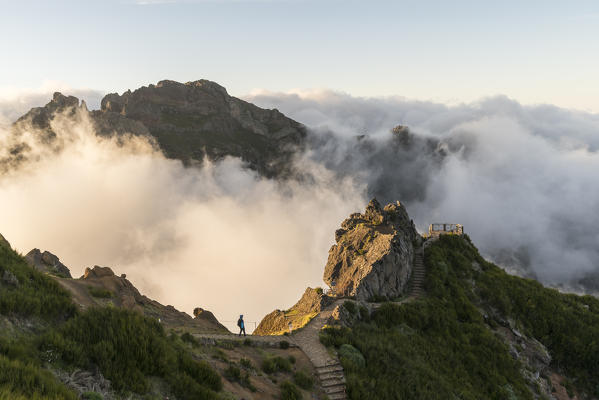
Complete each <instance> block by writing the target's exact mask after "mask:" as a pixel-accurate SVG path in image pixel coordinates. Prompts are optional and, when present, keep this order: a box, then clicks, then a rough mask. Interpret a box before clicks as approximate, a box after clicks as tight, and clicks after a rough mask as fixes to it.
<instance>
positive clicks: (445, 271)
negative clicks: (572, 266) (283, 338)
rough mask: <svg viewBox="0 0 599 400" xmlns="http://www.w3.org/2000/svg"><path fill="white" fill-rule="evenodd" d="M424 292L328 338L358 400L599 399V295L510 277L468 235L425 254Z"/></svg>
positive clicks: (360, 316)
mask: <svg viewBox="0 0 599 400" xmlns="http://www.w3.org/2000/svg"><path fill="white" fill-rule="evenodd" d="M425 264H426V268H427V277H426V281H425V288H426V292H427V296H425V297H423V298H421V299H419V300H414V301H411V302H408V303H404V304H401V305H397V304H394V303H386V304H384V305H382V306H381V307H380V308H378V309H377V310H376V311H374V312H373V313H372V314H371V315H369V314H368V313H367V312H360V313H357V307H356V306H349V305H348V307H347V309H348V311H347V312H348V313H350V314H354V315H355V318H356V319H357V322H354V323H353V324H351V327H350V328H347V327H342V326H338V327H334V328H328V329H326V330H325V331H324V332H323V334H322V338H321V340H322V341H323V343H325V344H327V345H331V346H334V347H335V348H337V349H338V350H339V351H340V352H341V350H342V348H343V346H345V347H347V346H348V345H349V346H351V347H353V348H355V350H356V352H357V353H358V354H359V355H361V356H363V362H360V357H357V358H356V357H353V358H352V357H351V355H349V356H345V357H344V356H343V355H342V357H341V360H342V362H343V365H344V367H345V371H346V375H347V379H348V388H349V394H350V398H352V399H397V398H401V399H420V398H426V399H447V398H460V399H473V400H474V399H527V398H530V399H532V398H559V399H567V398H571V397H570V396H569V395H568V394H567V393H568V392H569V393H570V395H572V398H573V396H574V394H575V393H577V395H578V398H579V399H591V398H595V397H596V396H599V374H598V372H599V370H598V368H599V363H598V361H599V346H597V337H599V300H598V299H596V298H594V297H591V296H582V297H581V296H576V295H571V294H562V293H559V292H558V291H556V290H553V289H548V288H544V287H543V286H542V285H541V284H539V283H538V282H536V281H533V280H528V279H523V278H519V277H515V276H511V275H508V274H507V273H505V272H504V271H503V270H501V269H500V268H499V267H497V266H495V265H493V264H491V263H489V262H487V261H485V260H484V259H483V258H482V257H481V256H480V255H479V253H478V251H477V250H476V248H475V247H474V246H473V245H472V244H471V243H470V242H469V240H468V238H467V237H457V236H442V237H441V238H440V240H438V241H437V242H435V243H433V244H432V245H431V246H430V247H429V248H428V249H427V250H426V252H425Z"/></svg>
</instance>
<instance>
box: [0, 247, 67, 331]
mask: <svg viewBox="0 0 599 400" xmlns="http://www.w3.org/2000/svg"><path fill="white" fill-rule="evenodd" d="M4 271H9V272H10V273H11V274H13V275H14V276H15V277H16V278H17V280H18V281H19V285H18V286H15V287H10V286H3V287H2V296H0V314H4V315H20V316H24V317H40V318H43V319H45V320H47V321H54V320H64V319H67V318H70V317H72V316H73V315H75V314H76V313H77V308H76V306H75V305H74V304H73V302H72V300H71V295H70V293H69V292H67V291H66V290H65V289H63V288H62V287H61V286H60V285H59V284H58V283H57V282H56V281H54V280H53V279H52V278H50V277H48V276H46V275H44V274H42V273H41V272H39V271H37V270H36V269H34V268H31V267H30V266H29V265H28V264H27V262H26V261H25V259H24V258H23V257H21V256H20V255H18V254H17V253H16V252H14V251H13V250H11V249H9V248H7V247H6V246H0V275H1V274H3V273H4Z"/></svg>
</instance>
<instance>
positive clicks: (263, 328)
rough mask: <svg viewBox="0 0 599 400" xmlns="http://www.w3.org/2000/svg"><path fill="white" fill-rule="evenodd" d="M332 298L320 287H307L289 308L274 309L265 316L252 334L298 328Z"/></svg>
mask: <svg viewBox="0 0 599 400" xmlns="http://www.w3.org/2000/svg"><path fill="white" fill-rule="evenodd" d="M331 301H332V299H331V298H330V297H328V296H326V295H325V294H324V293H323V291H322V289H320V288H318V289H312V288H307V289H306V291H305V292H304V294H303V296H302V297H301V299H300V300H299V301H298V302H297V303H295V305H294V306H293V307H291V308H290V309H289V310H286V311H281V310H275V311H273V312H271V313H270V314H268V315H267V316H265V317H264V318H263V319H262V321H260V324H259V325H258V327H257V328H256V330H255V331H254V335H282V334H284V333H285V332H289V324H291V329H292V330H295V329H299V328H301V327H303V326H304V325H306V324H307V323H308V322H310V320H311V319H312V318H314V316H316V315H317V314H318V313H319V312H320V310H322V309H323V307H325V306H326V305H327V304H329V303H331Z"/></svg>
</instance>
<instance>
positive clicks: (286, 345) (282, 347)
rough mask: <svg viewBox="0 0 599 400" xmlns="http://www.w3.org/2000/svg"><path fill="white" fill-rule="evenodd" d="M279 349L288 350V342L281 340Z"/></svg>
mask: <svg viewBox="0 0 599 400" xmlns="http://www.w3.org/2000/svg"><path fill="white" fill-rule="evenodd" d="M279 347H280V348H281V349H283V350H286V349H288V348H289V342H288V341H286V340H281V341H280V342H279Z"/></svg>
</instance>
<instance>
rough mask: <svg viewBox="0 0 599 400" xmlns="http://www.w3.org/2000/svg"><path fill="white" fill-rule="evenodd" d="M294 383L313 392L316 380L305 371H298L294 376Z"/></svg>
mask: <svg viewBox="0 0 599 400" xmlns="http://www.w3.org/2000/svg"><path fill="white" fill-rule="evenodd" d="M293 382H295V384H296V385H297V386H299V387H301V388H302V389H305V390H311V389H312V387H313V386H314V379H312V377H311V376H310V375H308V374H307V373H305V372H304V371H298V372H296V373H295V374H293Z"/></svg>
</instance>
